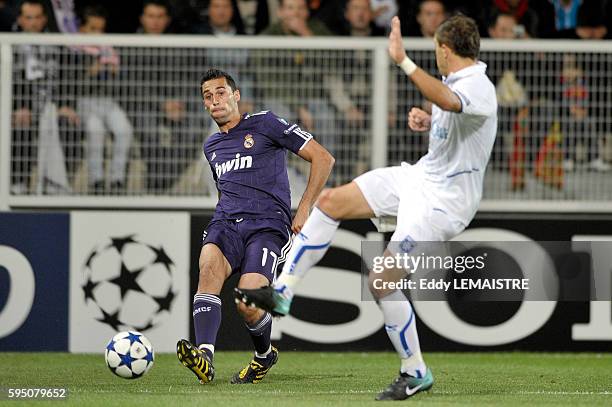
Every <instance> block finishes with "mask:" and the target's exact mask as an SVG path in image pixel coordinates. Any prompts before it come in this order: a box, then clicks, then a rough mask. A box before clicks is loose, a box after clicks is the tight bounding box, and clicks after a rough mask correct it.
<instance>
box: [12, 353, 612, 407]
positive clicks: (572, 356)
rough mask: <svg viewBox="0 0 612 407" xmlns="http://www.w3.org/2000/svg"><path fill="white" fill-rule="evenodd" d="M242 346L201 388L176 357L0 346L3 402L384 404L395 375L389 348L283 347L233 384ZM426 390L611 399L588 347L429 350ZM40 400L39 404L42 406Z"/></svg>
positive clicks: (444, 399)
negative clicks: (19, 394) (132, 368)
mask: <svg viewBox="0 0 612 407" xmlns="http://www.w3.org/2000/svg"><path fill="white" fill-rule="evenodd" d="M250 356H251V354H250V353H248V352H218V353H217V355H216V356H215V368H216V372H217V374H216V377H215V380H214V382H213V383H211V384H208V385H200V384H198V383H197V382H196V380H195V376H193V375H192V374H191V372H189V371H188V370H187V369H185V368H184V367H183V366H182V365H180V364H179V362H178V361H177V360H176V357H175V355H171V354H160V355H156V360H155V365H154V366H153V368H152V370H151V371H150V372H149V373H148V374H147V375H146V376H145V377H143V378H141V379H138V380H125V379H121V378H119V377H115V376H114V375H113V374H112V373H111V372H110V371H109V370H108V369H107V368H106V365H105V363H104V356H103V355H101V354H100V355H71V354H64V353H0V388H2V392H4V394H0V404H7V405H8V406H10V405H25V404H29V405H33V406H41V405H47V404H49V403H53V405H57V406H67V405H78V406H131V405H141V406H146V407H153V406H198V407H201V406H221V407H230V406H244V407H251V406H262V407H263V406H265V407H271V406H290V407H299V406H351V407H356V406H370V405H372V406H380V402H374V401H373V398H374V396H375V395H376V393H377V392H378V391H379V390H381V389H382V388H383V387H385V386H386V385H387V384H388V383H389V382H390V381H391V380H392V379H393V378H394V376H395V374H396V371H397V368H398V362H397V359H396V357H395V355H394V354H392V353H375V352H373V353H316V352H313V353H307V352H287V351H285V352H283V351H282V350H281V353H280V358H279V363H278V364H277V365H276V366H275V367H274V368H273V369H272V370H271V371H270V373H269V374H268V376H267V377H266V378H265V380H264V381H263V382H262V383H260V384H257V385H231V384H229V378H230V376H231V374H232V373H234V372H235V371H237V370H240V368H242V367H243V366H244V365H245V364H246V363H247V362H248V360H249V358H250ZM426 360H427V362H428V364H429V366H430V367H431V368H432V370H433V373H434V377H435V379H436V383H435V385H434V387H433V389H432V391H430V392H428V393H420V394H418V395H417V396H415V397H413V398H412V399H410V400H407V401H404V402H399V403H410V405H447V406H448V405H466V406H474V405H496V406H497V405H508V406H515V405H522V406H531V405H551V406H557V405H572V406H575V405H585V406H593V405H608V406H609V405H612V355H611V354H593V353H562V354H561V353H555V354H551V353H518V352H516V353H515V352H508V353H428V354H426ZM12 387H19V388H24V387H27V388H36V387H39V388H40V387H45V388H49V387H66V388H67V389H68V391H69V394H68V397H67V399H66V400H63V401H49V402H43V401H27V402H10V403H9V402H6V393H7V390H6V389H7V388H12ZM41 403H42V404H41Z"/></svg>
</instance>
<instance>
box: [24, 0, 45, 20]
mask: <svg viewBox="0 0 612 407" xmlns="http://www.w3.org/2000/svg"><path fill="white" fill-rule="evenodd" d="M24 4H32V5H34V6H40V8H42V11H43V14H44V15H45V16H46V17H48V16H49V15H48V13H47V7H46V6H45V3H44V2H43V0H22V1H20V2H19V8H18V9H17V10H19V15H21V13H23V5H24Z"/></svg>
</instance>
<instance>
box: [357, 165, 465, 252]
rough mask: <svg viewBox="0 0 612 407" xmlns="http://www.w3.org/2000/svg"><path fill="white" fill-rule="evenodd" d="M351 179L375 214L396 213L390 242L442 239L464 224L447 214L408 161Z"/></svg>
mask: <svg viewBox="0 0 612 407" xmlns="http://www.w3.org/2000/svg"><path fill="white" fill-rule="evenodd" d="M354 181H355V183H357V186H359V189H360V190H361V192H362V193H363V195H364V197H365V199H366V201H367V202H368V204H369V205H370V208H371V209H372V211H373V212H374V214H375V215H376V216H377V217H380V216H397V226H396V228H395V232H394V233H393V236H392V237H391V240H392V241H394V242H404V241H410V240H412V241H414V242H445V241H448V240H450V239H452V238H453V237H455V236H457V235H458V234H459V233H461V232H462V231H463V229H465V227H466V225H465V224H464V223H463V222H461V221H460V220H457V219H456V218H453V217H451V216H450V215H449V214H448V212H447V210H446V209H445V208H444V207H443V205H442V204H441V203H440V202H439V201H440V200H439V199H436V193H435V190H433V188H428V187H427V185H426V184H425V182H424V178H423V174H422V172H420V170H419V169H418V168H416V167H414V166H412V165H410V164H407V163H402V166H398V167H386V168H379V169H376V170H372V171H369V172H366V173H365V174H363V175H360V176H359V177H357V178H355V180H354Z"/></svg>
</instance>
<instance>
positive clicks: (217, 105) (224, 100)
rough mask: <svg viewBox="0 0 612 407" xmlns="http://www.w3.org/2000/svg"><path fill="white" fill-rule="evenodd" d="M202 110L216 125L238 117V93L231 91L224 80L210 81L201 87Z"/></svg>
mask: <svg viewBox="0 0 612 407" xmlns="http://www.w3.org/2000/svg"><path fill="white" fill-rule="evenodd" d="M202 97H203V98H204V108H205V109H206V110H207V111H208V113H210V116H211V117H212V118H213V120H214V121H215V122H216V123H217V124H218V125H220V126H221V125H223V124H226V123H228V122H229V121H231V120H232V119H235V118H236V116H240V111H239V110H238V101H239V100H240V91H238V90H235V91H232V88H231V87H230V86H229V85H228V84H227V81H226V80H225V78H217V79H211V80H209V81H206V82H204V85H203V86H202Z"/></svg>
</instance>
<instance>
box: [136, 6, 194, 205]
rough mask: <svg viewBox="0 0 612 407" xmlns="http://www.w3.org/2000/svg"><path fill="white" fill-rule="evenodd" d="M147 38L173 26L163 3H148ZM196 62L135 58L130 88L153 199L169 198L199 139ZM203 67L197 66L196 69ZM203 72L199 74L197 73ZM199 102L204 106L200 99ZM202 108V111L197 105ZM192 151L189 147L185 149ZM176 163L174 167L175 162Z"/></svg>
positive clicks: (178, 56) (178, 54)
mask: <svg viewBox="0 0 612 407" xmlns="http://www.w3.org/2000/svg"><path fill="white" fill-rule="evenodd" d="M140 20H141V25H142V27H141V30H139V32H141V33H145V34H165V33H168V31H169V26H170V23H171V18H170V9H169V8H168V5H167V3H165V2H163V1H160V0H146V1H145V3H144V6H143V10H142V15H141V19H140ZM194 59H195V56H193V57H192V56H190V54H189V53H186V52H184V51H183V50H181V49H174V48H148V49H147V50H146V52H141V53H136V54H135V53H130V54H129V55H128V61H127V65H129V66H131V67H138V69H131V70H130V71H129V72H128V75H129V78H128V81H127V82H128V83H129V84H131V85H132V86H134V87H135V90H134V92H135V93H136V95H137V96H136V100H135V104H134V105H133V106H132V107H131V108H130V111H131V112H132V114H133V116H134V119H133V122H134V124H135V128H136V130H137V132H138V138H139V141H140V147H141V156H142V158H143V160H144V162H145V165H146V173H145V179H146V188H147V190H148V192H150V193H167V191H168V189H169V188H171V187H172V185H173V184H174V183H175V182H176V181H177V180H178V178H179V177H180V176H181V175H182V172H180V171H182V170H183V169H185V168H186V166H188V165H189V164H191V158H193V154H194V151H195V152H197V151H198V149H194V145H193V143H191V140H192V139H193V138H197V137H198V136H199V134H198V132H197V130H196V126H195V125H194V123H193V120H194V117H195V110H196V105H194V104H191V103H187V97H186V94H187V93H186V89H191V88H192V87H193V83H195V82H196V81H197V77H196V75H189V72H190V71H188V69H189V67H191V66H194V65H195V64H196V62H194ZM201 63H202V61H201V60H198V61H197V64H198V66H199V64H201ZM198 72H199V70H198ZM194 97H195V98H197V100H199V98H200V96H199V94H197V93H195V94H194ZM197 107H198V108H199V105H197ZM186 146H187V147H186ZM173 160H174V161H173Z"/></svg>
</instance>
